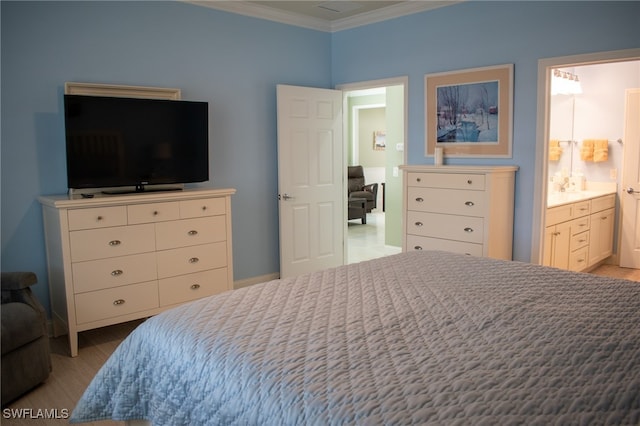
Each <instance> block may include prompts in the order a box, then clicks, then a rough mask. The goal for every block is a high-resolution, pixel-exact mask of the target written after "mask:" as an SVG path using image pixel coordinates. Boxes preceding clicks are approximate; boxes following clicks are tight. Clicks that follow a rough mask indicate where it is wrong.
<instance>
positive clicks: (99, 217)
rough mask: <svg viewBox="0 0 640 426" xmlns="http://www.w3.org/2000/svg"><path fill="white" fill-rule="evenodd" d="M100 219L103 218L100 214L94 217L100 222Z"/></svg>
mask: <svg viewBox="0 0 640 426" xmlns="http://www.w3.org/2000/svg"><path fill="white" fill-rule="evenodd" d="M102 219H104V218H103V217H102V216H98V217H96V220H97V221H98V222H100V221H101V220H102Z"/></svg>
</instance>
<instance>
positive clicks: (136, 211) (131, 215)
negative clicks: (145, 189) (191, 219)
mask: <svg viewBox="0 0 640 426" xmlns="http://www.w3.org/2000/svg"><path fill="white" fill-rule="evenodd" d="M127 217H128V220H129V224H130V225H135V224H138V223H153V222H162V221H165V220H176V219H180V205H179V204H178V202H177V201H174V202H170V203H149V204H133V205H130V206H128V207H127Z"/></svg>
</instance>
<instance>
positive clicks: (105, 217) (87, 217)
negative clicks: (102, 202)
mask: <svg viewBox="0 0 640 426" xmlns="http://www.w3.org/2000/svg"><path fill="white" fill-rule="evenodd" d="M67 217H68V221H69V230H70V231H77V230H80V229H93V228H106V227H109V226H122V225H126V224H127V208H126V207H125V206H116V207H96V208H89V209H70V210H68V213H67Z"/></svg>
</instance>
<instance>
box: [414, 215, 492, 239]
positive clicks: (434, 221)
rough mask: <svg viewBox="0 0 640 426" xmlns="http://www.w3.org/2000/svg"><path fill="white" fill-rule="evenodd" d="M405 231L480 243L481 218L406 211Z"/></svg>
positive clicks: (481, 236)
mask: <svg viewBox="0 0 640 426" xmlns="http://www.w3.org/2000/svg"><path fill="white" fill-rule="evenodd" d="M407 233H408V234H413V235H421V236H425V237H436V238H444V239H448V240H454V241H466V242H470V243H478V244H481V243H482V240H483V234H484V229H483V219H482V218H479V217H470V216H452V215H448V214H441V213H423V212H415V211H410V212H408V213H407Z"/></svg>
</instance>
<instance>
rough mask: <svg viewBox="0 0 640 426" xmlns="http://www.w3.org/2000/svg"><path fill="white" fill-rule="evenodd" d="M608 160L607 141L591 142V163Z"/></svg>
mask: <svg viewBox="0 0 640 426" xmlns="http://www.w3.org/2000/svg"><path fill="white" fill-rule="evenodd" d="M608 158H609V141H608V140H606V139H598V140H596V141H594V142H593V161H598V162H600V161H607V159H608Z"/></svg>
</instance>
